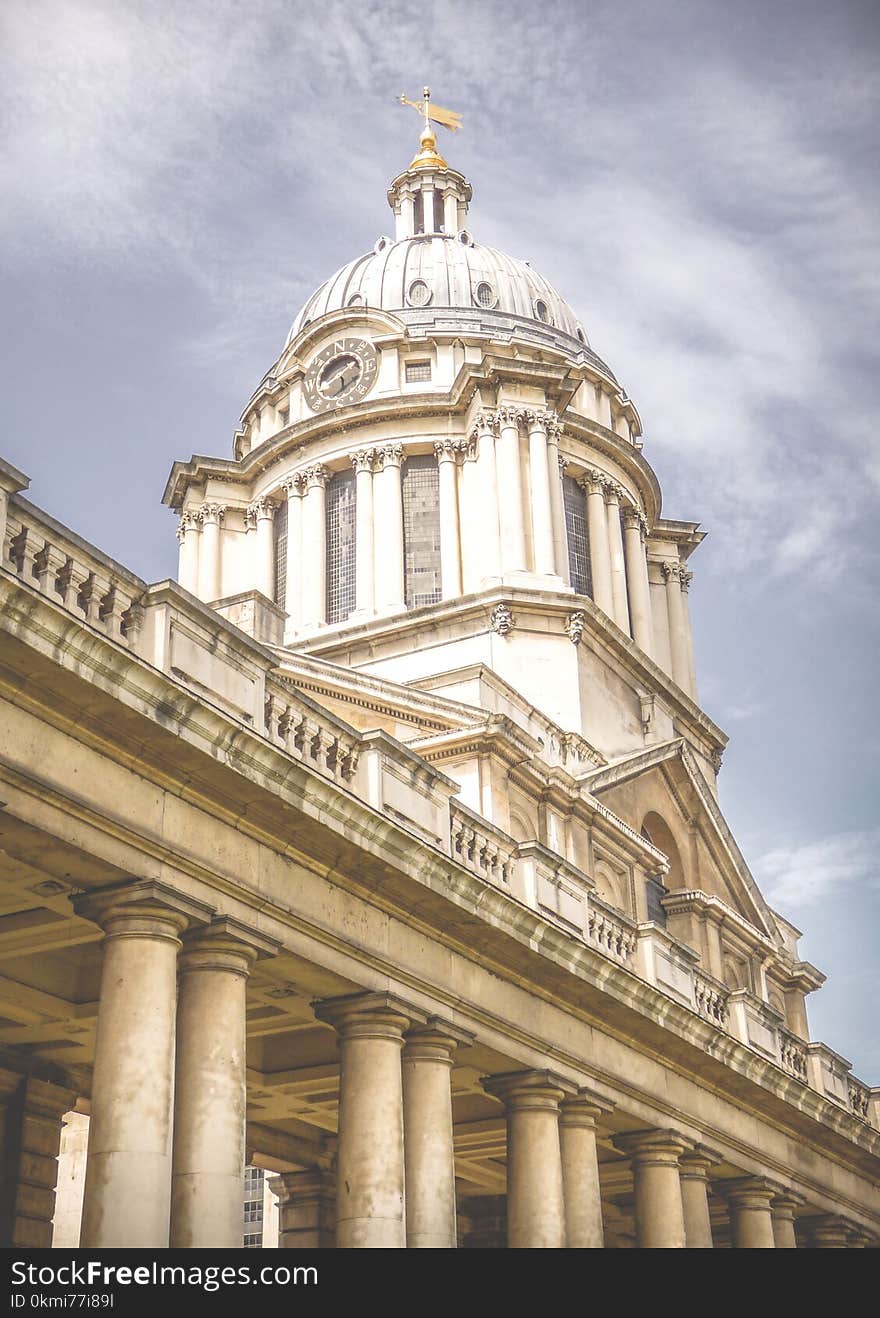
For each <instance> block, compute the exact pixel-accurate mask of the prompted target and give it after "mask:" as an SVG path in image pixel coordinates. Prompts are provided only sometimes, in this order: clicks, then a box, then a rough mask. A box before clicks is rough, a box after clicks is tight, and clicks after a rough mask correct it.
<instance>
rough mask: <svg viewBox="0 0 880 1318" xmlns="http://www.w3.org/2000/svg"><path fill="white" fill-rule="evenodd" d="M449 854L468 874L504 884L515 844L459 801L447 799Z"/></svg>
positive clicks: (506, 883)
mask: <svg viewBox="0 0 880 1318" xmlns="http://www.w3.org/2000/svg"><path fill="white" fill-rule="evenodd" d="M449 830H450V854H451V855H452V858H453V860H457V861H459V862H460V863H461V864H462V865H464V867H465V869H468V870H470V872H471V873H472V874H478V875H479V876H480V878H481V879H487V880H488V881H489V883H494V884H496V885H498V886H500V887H504V888H506V887H508V886H509V885H510V878H511V872H512V866H513V856H514V853H515V851H516V843H515V842H514V840H513V838H512V837H508V835H507V834H506V833H502V832H501V830H500V829H497V828H494V827H493V825H492V824H490V823H488V822H487V821H486V820H485V819H483V818H482V817H481V816H480V815H478V814H476V813H475V811H473V810H469V809H468V807H467V806H466V805H464V804H462V802H461V801H457V800H453V801H450V802H449Z"/></svg>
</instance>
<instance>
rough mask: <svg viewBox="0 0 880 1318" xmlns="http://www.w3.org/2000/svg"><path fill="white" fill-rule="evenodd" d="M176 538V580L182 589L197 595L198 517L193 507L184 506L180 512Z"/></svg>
mask: <svg viewBox="0 0 880 1318" xmlns="http://www.w3.org/2000/svg"><path fill="white" fill-rule="evenodd" d="M177 540H178V543H179V545H180V557H179V560H178V566H177V580H178V581H179V582H180V584H181V586H183V588H184V590H188V591H189V592H190V593H191V594H192V595H197V594H198V593H199V517H198V513H197V512H196V510H195V509H193V508H185V509H184V510H183V512H182V513H181V514H180V525H179V526H178V528H177Z"/></svg>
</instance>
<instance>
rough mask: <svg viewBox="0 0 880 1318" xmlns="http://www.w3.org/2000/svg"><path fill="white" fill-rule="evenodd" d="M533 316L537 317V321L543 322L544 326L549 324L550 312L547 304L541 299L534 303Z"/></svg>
mask: <svg viewBox="0 0 880 1318" xmlns="http://www.w3.org/2000/svg"><path fill="white" fill-rule="evenodd" d="M535 315H536V316H537V317H538V320H540V321H543V323H544V324H545V325H549V324H550V323H551V321H550V312H549V310H548V307H547V303H546V302H543V301H542V300H541V298H538V300H537V301H536V303H535Z"/></svg>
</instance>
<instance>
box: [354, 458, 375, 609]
mask: <svg viewBox="0 0 880 1318" xmlns="http://www.w3.org/2000/svg"><path fill="white" fill-rule="evenodd" d="M373 461H374V454H373V451H372V450H371V449H360V450H359V451H358V452H357V453H354V454H352V459H351V465H352V466H353V467H354V470H355V483H356V505H355V537H356V544H355V608H356V611H357V613H358V614H361V615H362V616H365V617H369V616H370V615H371V614H372V613H373V612H374V608H375V591H374V586H373V583H374V580H375V575H374V569H373V556H374V539H375V522H374V518H373Z"/></svg>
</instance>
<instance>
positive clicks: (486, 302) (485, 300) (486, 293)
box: [477, 279, 498, 307]
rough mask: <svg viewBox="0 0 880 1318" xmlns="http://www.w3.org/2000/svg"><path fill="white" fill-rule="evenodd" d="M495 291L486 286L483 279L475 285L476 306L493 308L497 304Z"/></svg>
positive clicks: (489, 285) (490, 286) (488, 285)
mask: <svg viewBox="0 0 880 1318" xmlns="http://www.w3.org/2000/svg"><path fill="white" fill-rule="evenodd" d="M497 300H498V299H497V298H496V296H495V289H494V288H493V287H492V285H491V284H487V283H486V281H485V279H484V280H483V281H482V282H481V283H479V284H477V305H478V306H480V307H494V305H495V303H496V302H497Z"/></svg>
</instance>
